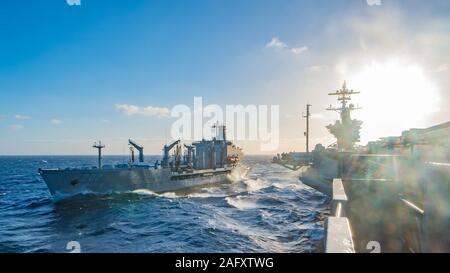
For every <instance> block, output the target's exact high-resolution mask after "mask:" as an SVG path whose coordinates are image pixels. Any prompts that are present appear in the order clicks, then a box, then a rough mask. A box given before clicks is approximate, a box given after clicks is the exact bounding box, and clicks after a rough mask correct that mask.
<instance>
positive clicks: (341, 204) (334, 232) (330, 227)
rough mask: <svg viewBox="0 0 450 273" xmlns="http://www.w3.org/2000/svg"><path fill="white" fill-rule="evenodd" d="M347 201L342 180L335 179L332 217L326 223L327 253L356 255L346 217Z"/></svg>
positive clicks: (331, 209)
mask: <svg viewBox="0 0 450 273" xmlns="http://www.w3.org/2000/svg"><path fill="white" fill-rule="evenodd" d="M347 201H348V198H347V195H346V193H345V188H344V184H343V183H342V180H341V179H340V178H335V179H333V188H332V200H331V208H330V211H331V216H330V217H328V219H327V220H326V222H325V252H326V253H355V247H354V244H353V235H352V231H351V228H350V221H349V220H348V218H347V217H345V210H346V207H347Z"/></svg>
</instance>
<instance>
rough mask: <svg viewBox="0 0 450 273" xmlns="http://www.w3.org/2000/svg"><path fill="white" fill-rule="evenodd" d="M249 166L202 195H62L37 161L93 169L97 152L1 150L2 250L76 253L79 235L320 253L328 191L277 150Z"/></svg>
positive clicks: (121, 241)
mask: <svg viewBox="0 0 450 273" xmlns="http://www.w3.org/2000/svg"><path fill="white" fill-rule="evenodd" d="M147 159H148V160H149V161H150V162H151V161H152V160H156V159H159V158H157V157H148V158H147ZM124 160H125V159H124V158H123V157H121V156H105V157H104V163H105V164H115V163H122V162H123V161H124ZM244 164H246V165H247V166H249V167H250V168H251V170H250V173H249V175H248V178H246V179H244V180H242V181H237V182H235V183H232V184H224V185H219V186H214V187H207V188H204V189H199V190H196V191H194V192H188V193H187V192H185V193H165V194H155V193H153V192H150V191H146V190H139V191H135V192H128V193H122V194H113V195H89V196H87V195H86V196H77V197H74V198H71V199H68V200H62V201H58V202H55V201H53V200H52V197H51V195H50V193H49V192H48V190H47V187H46V185H45V183H44V181H43V180H42V178H41V177H40V176H39V174H38V171H37V170H38V168H56V167H82V166H89V165H92V166H93V165H96V157H95V156H92V157H91V156H23V157H18V156H10V157H8V156H2V157H0V166H1V168H0V252H69V250H67V244H68V242H70V241H76V242H78V243H79V245H80V247H81V252H321V251H322V244H323V238H324V230H323V220H324V218H325V216H326V215H327V213H328V199H327V197H326V196H324V195H322V194H320V193H318V192H316V191H314V190H312V189H310V188H308V187H306V186H304V185H303V184H301V182H300V181H299V180H298V176H299V172H298V171H297V172H293V171H290V170H287V169H284V168H282V167H280V166H278V165H273V164H271V163H270V158H269V157H264V156H247V157H246V159H245V161H244Z"/></svg>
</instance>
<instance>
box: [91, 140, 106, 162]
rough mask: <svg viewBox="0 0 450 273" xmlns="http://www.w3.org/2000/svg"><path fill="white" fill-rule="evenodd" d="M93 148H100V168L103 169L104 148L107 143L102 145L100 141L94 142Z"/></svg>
mask: <svg viewBox="0 0 450 273" xmlns="http://www.w3.org/2000/svg"><path fill="white" fill-rule="evenodd" d="M92 148H96V149H98V168H99V169H101V168H102V149H103V148H105V145H102V142H101V141H98V143H97V142H95V143H94V145H93V146H92Z"/></svg>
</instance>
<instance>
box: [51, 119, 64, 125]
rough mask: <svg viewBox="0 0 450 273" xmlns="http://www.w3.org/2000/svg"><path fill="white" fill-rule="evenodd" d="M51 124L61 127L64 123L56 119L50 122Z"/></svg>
mask: <svg viewBox="0 0 450 273" xmlns="http://www.w3.org/2000/svg"><path fill="white" fill-rule="evenodd" d="M50 123H51V124H53V125H60V124H61V123H62V121H61V120H59V119H56V118H54V119H51V120H50Z"/></svg>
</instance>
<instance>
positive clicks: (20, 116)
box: [14, 114, 31, 120]
mask: <svg viewBox="0 0 450 273" xmlns="http://www.w3.org/2000/svg"><path fill="white" fill-rule="evenodd" d="M14 117H15V118H16V119H20V120H25V119H31V117H29V116H24V115H19V114H17V115H15V116H14Z"/></svg>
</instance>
